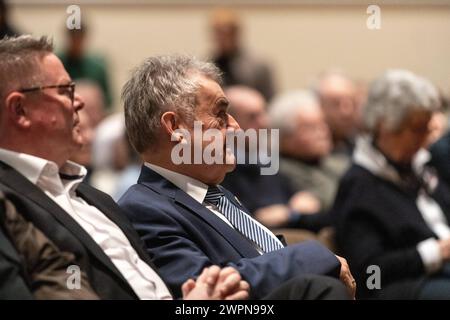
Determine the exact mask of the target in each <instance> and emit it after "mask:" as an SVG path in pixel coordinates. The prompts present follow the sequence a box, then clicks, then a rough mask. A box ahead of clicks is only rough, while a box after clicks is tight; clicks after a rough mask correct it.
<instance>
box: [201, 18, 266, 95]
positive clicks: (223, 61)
mask: <svg viewBox="0 0 450 320" xmlns="http://www.w3.org/2000/svg"><path fill="white" fill-rule="evenodd" d="M210 24H211V30H212V36H213V40H214V46H215V48H214V50H215V52H214V55H213V62H214V63H215V64H216V65H217V66H218V67H219V69H220V70H221V71H222V72H223V81H224V85H225V86H230V85H238V84H241V85H245V86H248V87H251V88H254V89H256V90H258V91H259V92H261V93H262V94H263V96H264V97H265V98H266V100H270V99H271V98H272V96H273V94H274V91H275V89H274V83H273V77H272V72H271V70H270V68H269V66H268V65H267V64H266V63H265V62H263V61H261V60H260V59H258V58H256V57H254V56H253V55H252V54H250V53H249V52H247V51H246V50H245V48H243V47H242V45H241V37H240V36H241V29H242V25H241V22H240V19H239V17H238V15H237V13H236V12H234V11H232V10H229V9H217V10H216V11H214V12H213V14H212V17H211V23H210Z"/></svg>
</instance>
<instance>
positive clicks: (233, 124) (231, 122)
mask: <svg viewBox="0 0 450 320" xmlns="http://www.w3.org/2000/svg"><path fill="white" fill-rule="evenodd" d="M227 128H232V129H234V130H238V129H240V128H241V127H240V126H239V123H238V122H237V121H236V119H235V118H233V116H232V115H228V124H227Z"/></svg>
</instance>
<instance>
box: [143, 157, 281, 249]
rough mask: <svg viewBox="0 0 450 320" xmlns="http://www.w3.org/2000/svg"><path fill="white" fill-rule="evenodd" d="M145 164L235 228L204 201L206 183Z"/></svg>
mask: <svg viewBox="0 0 450 320" xmlns="http://www.w3.org/2000/svg"><path fill="white" fill-rule="evenodd" d="M145 165H146V166H147V167H148V168H150V169H152V170H153V171H155V172H156V173H158V174H159V175H161V176H162V177H164V178H166V179H167V180H169V181H170V182H172V183H173V184H174V185H176V186H177V187H178V188H180V189H181V190H183V191H184V192H186V193H187V194H188V195H189V196H191V197H192V198H194V200H196V201H197V202H198V203H201V204H202V205H204V206H205V207H206V208H208V209H209V211H211V212H212V213H213V214H215V215H216V216H217V217H218V218H219V219H221V220H222V221H224V222H225V223H226V224H228V225H229V226H230V227H231V228H233V229H236V228H235V227H234V226H233V225H232V224H231V222H230V221H229V220H228V219H227V218H226V217H225V216H224V215H223V214H222V213H221V212H220V211H219V210H218V209H217V207H216V206H214V205H212V204H210V203H207V202H204V200H205V197H206V193H207V192H208V185H207V184H204V183H203V182H200V181H198V180H196V179H194V178H191V177H189V176H186V175H184V174H181V173H178V172H174V171H171V170H168V169H166V168H162V167H160V166H157V165H155V164H152V163H148V162H145ZM253 221H254V222H255V223H256V224H258V225H259V226H260V227H261V228H262V229H264V230H265V231H266V232H267V233H268V234H270V235H271V236H272V237H273V238H274V239H275V240H276V241H277V242H279V243H280V245H281V246H283V247H284V245H283V244H282V243H281V241H280V240H279V239H278V238H277V237H276V236H275V235H274V234H273V233H272V232H271V231H270V230H269V229H267V228H266V227H265V226H263V225H262V224H260V223H259V222H258V221H256V220H255V219H253ZM255 248H256V249H257V250H258V252H259V253H260V254H263V252H262V250H261V249H260V248H259V247H258V246H255Z"/></svg>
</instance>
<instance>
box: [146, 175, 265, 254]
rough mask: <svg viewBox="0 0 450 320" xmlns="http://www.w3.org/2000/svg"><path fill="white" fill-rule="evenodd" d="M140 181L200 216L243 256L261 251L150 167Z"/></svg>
mask: <svg viewBox="0 0 450 320" xmlns="http://www.w3.org/2000/svg"><path fill="white" fill-rule="evenodd" d="M138 182H139V183H141V184H143V185H145V186H147V187H149V188H151V189H152V190H154V191H156V192H157V193H159V194H164V195H165V196H168V197H170V198H173V199H174V200H175V202H176V203H177V204H178V205H179V206H182V207H183V208H184V209H186V210H188V211H189V212H190V213H192V214H194V215H196V216H198V217H200V218H201V219H202V220H204V221H205V222H206V223H207V224H208V225H210V226H211V227H212V228H213V229H214V230H216V231H217V232H218V233H219V234H220V235H221V236H222V237H223V238H224V239H225V240H226V241H227V242H228V243H229V244H230V245H231V246H232V247H233V248H234V249H235V250H236V251H237V252H239V253H240V254H241V255H242V256H243V257H256V256H259V255H260V254H259V252H258V251H257V250H256V249H255V248H254V247H253V246H252V245H251V244H250V243H249V242H248V240H247V239H246V238H245V237H243V236H242V235H241V234H240V233H239V232H236V230H234V229H233V228H231V227H230V226H229V225H227V224H226V223H225V222H223V221H222V220H221V219H220V218H219V217H217V216H216V215H215V214H214V213H212V212H211V211H210V210H209V209H208V208H206V207H205V206H204V205H203V204H201V203H199V202H198V201H196V200H195V199H194V198H192V197H191V196H189V195H188V194H187V193H186V192H184V191H183V190H181V189H179V188H178V187H177V186H175V185H174V184H172V183H171V182H169V181H168V180H167V179H165V178H164V177H162V176H160V175H159V174H157V173H156V172H154V171H153V170H151V169H149V168H148V167H145V166H143V169H142V172H141V176H140V177H139V181H138Z"/></svg>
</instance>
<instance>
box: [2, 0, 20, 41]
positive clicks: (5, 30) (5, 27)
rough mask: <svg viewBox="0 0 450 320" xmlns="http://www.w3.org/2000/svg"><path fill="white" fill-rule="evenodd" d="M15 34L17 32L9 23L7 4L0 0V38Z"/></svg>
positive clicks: (17, 33)
mask: <svg viewBox="0 0 450 320" xmlns="http://www.w3.org/2000/svg"><path fill="white" fill-rule="evenodd" d="M17 35H19V32H18V31H17V30H16V29H15V28H14V27H13V26H11V24H10V23H9V6H8V4H7V3H6V2H5V1H4V0H0V39H3V38H4V37H6V36H8V37H13V36H17Z"/></svg>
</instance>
